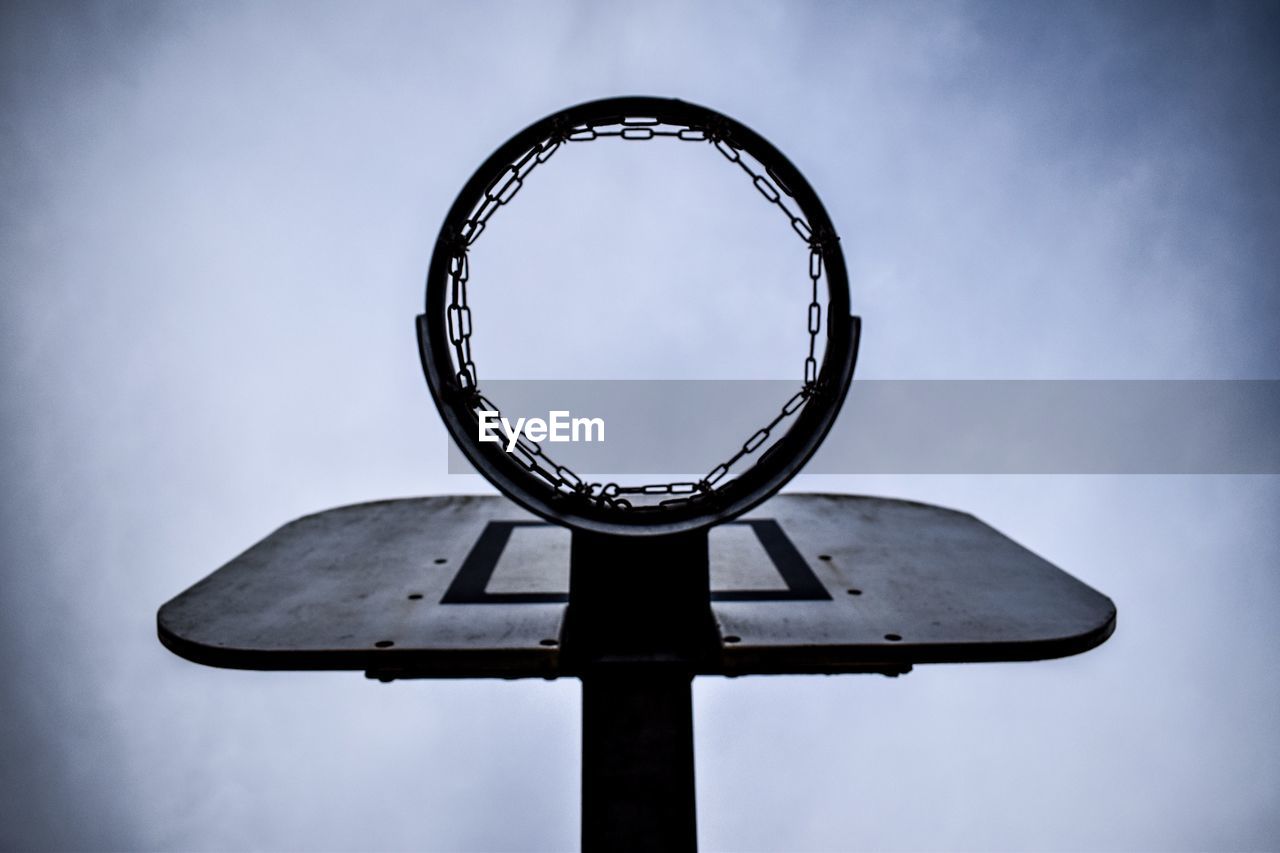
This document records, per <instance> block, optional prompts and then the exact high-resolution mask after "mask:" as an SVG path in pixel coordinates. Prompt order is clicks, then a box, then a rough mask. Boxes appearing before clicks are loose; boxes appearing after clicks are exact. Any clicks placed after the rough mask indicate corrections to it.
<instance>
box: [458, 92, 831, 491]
mask: <svg viewBox="0 0 1280 853" xmlns="http://www.w3.org/2000/svg"><path fill="white" fill-rule="evenodd" d="M600 139H621V140H625V141H636V142H639V141H647V140H654V139H674V140H678V141H682V142H692V143H701V144H707V145H710V146H711V147H713V148H714V149H715V150H716V151H718V152H719V153H720V154H721V155H722V156H723V157H724V158H725V159H726V160H727V161H729V162H730V163H731V164H734V165H736V166H737V167H738V168H740V169H741V170H742V171H743V172H744V173H745V174H746V175H747V177H748V178H749V179H750V180H751V183H752V184H753V185H754V186H755V188H756V190H757V191H758V192H759V193H760V195H761V196H762V197H763V198H764V199H765V201H766V202H767V203H769V204H770V205H772V206H773V207H775V208H776V209H777V210H779V211H780V212H781V213H782V215H783V216H785V217H786V219H787V222H788V223H789V224H790V226H791V230H792V231H793V232H795V234H796V236H797V237H798V238H799V239H801V240H803V241H804V242H805V244H806V245H807V246H808V248H809V270H808V273H809V284H810V298H809V308H808V315H807V324H808V332H809V347H808V354H807V356H806V357H805V360H804V381H803V383H802V384H801V386H800V389H799V390H798V391H796V393H795V394H794V395H792V396H791V398H790V399H788V400H787V402H786V403H785V404H783V406H782V408H781V409H780V410H779V411H778V412H777V414H775V415H774V417H773V419H772V420H770V421H769V422H768V423H767V424H765V425H764V426H762V427H761V428H760V429H758V430H756V431H755V432H754V433H752V434H751V436H750V437H749V438H748V439H747V440H746V441H745V442H743V443H742V445H741V446H740V447H738V448H737V450H735V451H734V453H733V454H732V455H731V456H730V457H729V458H728V459H726V460H724V461H723V462H721V463H720V464H718V465H716V466H715V467H714V468H712V469H711V470H710V471H708V472H707V474H706V475H705V476H703V477H702V478H701V479H699V480H696V481H688V482H674V483H650V484H647V485H635V486H630V485H627V486H624V485H619V484H617V483H613V482H610V483H598V482H588V481H587V480H584V479H583V478H581V477H579V476H578V475H577V474H575V473H574V472H573V471H571V470H569V469H568V468H567V467H565V466H564V465H560V464H558V463H557V462H556V461H555V460H554V459H552V458H551V457H550V456H548V455H547V452H546V451H545V450H544V449H543V448H542V446H541V444H540V443H539V442H535V441H531V440H529V439H528V438H527V437H526V436H524V435H523V434H521V435H520V436H519V437H518V439H517V440H516V444H515V447H514V448H512V450H511V451H510V454H511V455H512V456H513V457H514V458H515V459H516V460H517V461H518V462H519V464H520V465H521V466H523V467H524V468H525V469H527V470H528V471H529V472H530V473H532V474H534V475H535V476H537V477H539V478H541V479H542V480H544V481H545V482H546V483H547V485H548V486H549V487H550V488H551V489H552V490H554V491H555V492H556V493H558V494H562V495H566V496H570V495H576V496H579V497H581V498H583V499H585V500H588V501H590V502H592V503H595V504H597V505H600V506H602V507H608V508H611V509H618V510H643V509H652V508H654V507H655V506H656V507H668V506H673V505H678V504H683V503H688V502H690V501H693V500H698V499H700V498H702V497H705V496H707V495H710V494H711V493H713V492H714V491H715V490H716V489H718V488H720V487H722V486H723V485H724V484H725V483H727V482H728V480H726V478H727V477H728V476H729V473H730V471H731V470H733V469H734V467H735V466H737V465H738V464H739V463H740V462H742V460H743V459H745V458H746V457H748V456H751V455H752V454H755V453H756V452H757V451H758V450H760V448H761V447H763V446H764V445H765V444H766V443H767V442H768V441H769V439H770V437H772V436H774V433H775V430H777V429H778V427H779V426H780V425H781V424H782V423H783V422H784V421H786V420H787V419H789V418H791V417H793V416H794V415H795V414H796V412H798V411H800V409H801V408H803V407H804V405H805V403H806V402H807V401H808V400H809V399H810V398H812V397H813V396H814V395H815V394H816V392H817V390H818V361H817V344H818V334H819V333H820V332H821V330H822V306H821V304H820V303H819V302H818V283H819V281H820V280H821V279H822V278H823V262H822V258H823V249H824V247H826V246H828V245H829V241H834V240H836V239H837V237H836V235H835V234H833V233H830V232H828V233H815V232H814V229H813V228H812V227H810V225H809V222H808V221H807V220H806V219H805V217H804V216H803V215H802V213H801V211H800V208H799V205H798V204H797V203H796V200H795V198H794V196H793V195H792V194H791V192H790V190H788V189H787V186H786V184H785V183H784V182H783V181H782V180H781V179H780V178H779V177H778V176H777V175H776V174H774V172H773V171H772V170H771V169H769V168H768V167H767V166H765V165H764V164H762V163H761V162H760V161H759V160H757V159H756V158H755V157H753V156H752V155H751V154H750V153H749V152H747V151H746V150H744V149H743V148H742V147H741V146H740V145H739V144H737V143H736V142H735V141H734V139H733V137H732V134H731V132H730V131H729V129H728V128H727V127H726V126H723V125H720V124H718V123H714V122H713V123H710V124H708V125H706V126H681V125H676V124H670V123H666V122H662V121H660V120H658V119H656V118H645V117H626V118H622V119H620V120H617V121H611V122H607V123H596V124H578V125H564V126H561V127H557V128H555V129H554V130H553V132H552V134H551V135H550V136H548V137H547V138H546V139H543V140H542V141H540V142H538V143H536V144H534V145H532V146H531V147H530V148H528V150H526V151H525V152H524V153H523V154H521V155H520V157H518V158H517V159H516V160H515V161H514V162H512V163H511V165H510V166H508V167H507V168H506V169H505V170H504V171H502V172H501V173H499V174H498V176H497V177H496V178H495V179H494V180H493V181H492V182H491V183H490V185H489V186H488V187H486V188H485V191H484V194H483V196H482V198H481V199H480V201H479V202H477V204H476V205H475V207H474V208H473V209H472V210H471V213H470V215H469V216H467V218H466V219H465V220H464V222H463V224H462V226H461V228H460V229H458V230H457V231H456V232H455V233H454V234H453V235H452V240H451V243H452V245H451V246H450V247H449V249H450V261H449V285H450V288H449V294H450V300H449V306H448V309H447V310H448V330H449V341H450V343H451V344H452V345H453V353H454V361H455V364H454V367H455V369H456V372H455V374H454V378H455V379H456V381H457V385H458V388H459V389H460V390H461V392H462V393H463V394H464V395H465V396H466V400H467V403H468V405H469V407H470V409H471V411H472V412H473V413H478V412H480V411H491V412H497V413H498V417H501V409H499V408H498V407H497V406H496V405H494V404H493V402H492V401H490V400H489V399H488V398H486V397H485V396H484V394H483V393H482V392H481V391H480V387H479V380H478V378H477V374H476V365H475V361H474V358H473V356H472V352H471V334H472V323H471V309H470V308H469V307H468V305H467V283H468V280H469V279H470V262H469V258H468V255H469V252H470V249H471V247H472V246H473V245H474V244H475V242H476V240H477V239H478V238H479V237H480V235H481V234H482V233H484V230H485V226H486V225H487V224H488V222H489V220H490V219H491V218H493V215H494V214H495V213H496V212H497V211H498V210H499V209H500V208H502V207H504V206H506V205H508V204H510V203H511V201H512V199H514V198H515V197H516V194H517V193H518V192H519V191H520V188H521V187H522V186H524V182H525V181H526V180H527V179H528V178H529V176H530V175H531V174H533V171H534V170H535V169H537V168H538V167H539V166H540V165H542V164H543V163H545V162H547V161H548V160H550V159H551V157H552V156H553V155H554V154H555V153H556V152H557V151H560V150H561V149H562V148H565V147H567V146H570V145H572V144H574V143H582V142H592V141H596V140H600ZM654 501H656V504H655V503H653V502H654Z"/></svg>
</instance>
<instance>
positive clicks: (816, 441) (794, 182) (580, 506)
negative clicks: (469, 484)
mask: <svg viewBox="0 0 1280 853" xmlns="http://www.w3.org/2000/svg"><path fill="white" fill-rule="evenodd" d="M627 116H646V117H655V118H657V119H659V120H663V121H666V122H669V123H672V124H682V125H686V126H691V127H717V128H721V129H722V131H723V132H725V133H726V134H728V135H730V138H732V140H733V144H734V145H735V146H736V147H738V148H740V149H741V150H745V151H747V152H748V153H750V154H751V155H752V156H753V157H754V158H755V159H756V160H758V161H759V162H760V163H761V164H763V165H764V166H765V167H766V168H767V169H768V170H769V172H770V173H771V174H772V175H773V176H775V177H776V178H777V179H778V180H780V181H781V182H782V183H783V184H784V185H785V187H786V189H787V190H788V191H789V192H790V194H791V196H792V197H793V198H794V200H795V201H796V204H797V205H798V207H799V208H800V210H801V211H802V212H803V214H804V216H805V218H806V220H807V221H808V223H809V225H810V227H811V229H812V232H813V233H814V234H815V235H825V239H823V240H822V245H821V247H820V252H821V254H822V260H823V263H824V265H825V276H826V281H827V296H828V304H827V323H826V331H827V337H826V343H825V348H824V353H823V358H822V363H821V365H820V367H819V370H818V378H817V391H816V393H815V394H814V396H813V397H812V399H811V400H810V401H809V402H808V403H807V404H806V405H805V406H803V408H802V409H801V410H800V411H799V412H798V413H797V415H796V420H795V421H794V423H792V425H791V427H790V429H788V430H787V431H786V432H785V433H784V434H783V435H782V436H781V437H780V438H779V439H778V440H777V441H776V443H775V444H773V445H772V446H771V447H770V448H769V449H768V450H767V451H766V452H765V454H764V455H763V456H762V457H761V458H760V459H759V460H758V461H757V462H756V463H755V464H754V465H752V466H751V467H750V468H748V469H747V470H745V471H743V472H742V473H741V474H740V475H738V476H737V477H735V478H734V479H732V480H731V481H729V482H728V483H727V484H725V485H724V486H721V487H719V488H717V489H716V490H715V491H714V492H712V493H710V494H708V495H706V496H703V497H700V499H699V500H697V501H691V502H689V503H688V504H685V505H683V506H679V507H671V508H664V510H663V511H661V512H658V511H648V510H645V511H636V510H606V509H603V508H601V507H599V506H595V505H593V504H592V503H591V502H590V501H588V500H586V499H583V498H578V497H577V496H574V495H569V494H564V493H561V492H557V491H553V490H551V489H549V488H545V487H543V486H542V485H541V481H539V480H536V479H535V478H534V477H533V475H531V474H529V473H528V471H527V470H526V469H525V468H524V467H523V466H522V465H520V464H519V463H518V462H516V461H515V460H514V459H513V458H512V457H511V456H510V455H509V454H508V453H506V452H505V451H503V450H502V449H500V448H499V447H498V446H497V445H494V444H481V443H479V442H478V441H476V440H475V435H474V431H475V427H476V420H475V416H474V414H473V413H472V411H471V402H470V400H471V398H470V396H469V394H468V390H467V389H465V388H463V387H462V386H461V385H460V384H459V382H458V380H457V378H456V372H455V370H454V368H453V358H452V354H451V351H450V346H451V344H450V339H449V332H448V329H447V321H446V315H445V312H446V303H447V290H448V281H449V265H450V262H451V258H452V257H453V254H454V251H455V247H456V246H457V241H458V235H459V233H460V231H461V227H462V224H463V222H464V221H465V219H466V217H467V216H468V214H469V213H470V211H471V210H472V209H473V208H474V207H475V205H476V203H477V201H478V200H479V199H480V198H481V197H482V196H483V194H484V193H485V191H486V189H488V188H489V187H490V186H491V185H493V183H494V182H495V181H496V180H497V179H498V178H499V177H500V176H501V175H502V174H503V173H504V172H506V171H507V170H508V168H509V167H510V164H511V163H512V162H513V161H514V160H515V159H516V157H518V156H519V155H520V153H521V152H522V151H524V150H525V149H527V148H528V147H529V146H531V145H533V144H535V143H537V142H539V141H540V140H542V139H544V138H547V137H549V136H551V135H553V134H554V133H556V132H557V131H561V132H563V130H564V129H565V128H572V127H575V126H578V125H580V124H584V123H595V124H600V123H604V122H605V121H607V120H609V119H611V118H615V117H616V118H624V117H627ZM835 234H836V232H835V229H834V227H833V226H832V224H831V219H830V217H829V216H828V214H827V212H826V209H825V208H824V207H823V205H822V202H821V201H820V200H819V199H818V196H817V193H816V192H814V190H813V188H812V187H811V186H810V185H809V182H808V181H807V180H805V178H804V176H803V175H801V173H800V172H799V170H798V169H796V167H795V166H794V165H793V164H792V163H791V162H790V161H789V160H788V159H787V158H786V157H785V156H784V155H783V154H782V153H781V152H780V151H778V150H777V149H776V148H774V147H773V145H772V144H770V143H769V142H768V141H767V140H765V139H764V138H763V137H761V136H760V135H759V134H757V133H755V132H754V131H752V130H751V129H750V128H748V127H746V126H745V125H742V124H741V123H739V122H737V121H735V120H733V119H731V118H729V117H728V116H725V115H723V114H721V113H718V112H716V111H714V110H711V109H708V108H706V107H701V106H698V105H696V104H690V103H687V102H684V101H679V100H675V99H667V98H653V97H623V98H609V99H605V100H599V101H592V102H589V103H585V104H579V105H578V106H574V107H569V108H568V109H565V110H561V111H560V112H557V113H554V114H552V115H549V116H547V117H546V118H544V119H542V120H540V121H537V122H535V123H534V124H532V125H530V126H529V127H527V128H525V129H524V130H522V131H521V132H519V133H517V134H516V135H515V136H513V137H512V138H511V139H510V140H508V141H507V142H506V143H505V144H503V145H502V146H501V147H499V148H498V149H497V150H496V151H495V152H494V153H493V154H492V155H490V156H489V158H488V159H487V160H485V162H484V163H483V164H482V165H481V166H480V168H479V169H477V170H476V172H475V174H473V175H472V176H471V178H470V180H468V181H467V183H466V185H465V186H464V187H463V188H462V191H461V192H460V193H459V194H458V197H457V199H456V200H455V201H454V203H453V206H452V207H451V208H450V209H449V212H448V214H447V216H446V217H445V221H444V223H443V225H442V226H441V228H440V233H439V236H438V237H437V239H436V244H435V249H434V251H433V253H432V258H431V266H430V268H429V270H428V273H427V284H426V311H425V313H424V314H422V315H421V316H419V317H418V323H417V329H418V349H419V354H420V356H421V359H422V366H423V371H424V373H425V374H426V379H427V385H428V387H429V388H430V390H431V395H432V398H433V399H434V401H435V404H436V408H437V409H438V410H439V411H440V415H441V417H442V419H443V420H444V423H445V427H446V429H448V431H449V434H450V435H451V436H452V437H453V439H454V441H455V442H456V443H457V444H458V447H459V449H461V450H462V452H463V454H464V455H465V456H466V457H467V459H468V460H469V461H470V462H471V463H472V464H473V465H475V466H476V469H477V470H478V471H479V472H480V473H481V474H482V475H483V476H484V477H485V479H487V480H488V481H489V482H490V483H492V484H493V485H494V486H495V487H497V489H498V490H499V491H500V492H502V493H503V494H504V495H506V496H507V497H509V498H511V499H512V500H514V501H515V502H516V503H518V504H520V505H521V506H523V507H525V508H526V509H528V510H530V511H531V512H533V513H535V514H537V515H539V516H541V517H543V518H545V519H547V520H548V521H552V522H556V523H559V524H564V525H568V526H570V527H573V528H577V529H582V530H590V531H593V532H597V533H609V534H623V535H640V536H649V535H663V534H671V533H679V532H685V531H690V530H696V529H699V528H703V527H708V526H711V525H714V524H717V523H720V522H723V521H727V520H729V519H731V518H733V517H735V516H737V515H740V514H741V513H744V512H746V511H747V510H749V509H751V508H752V507H754V506H756V505H757V504H759V503H760V502H761V501H763V500H765V499H766V498H768V497H769V496H770V495H772V494H774V493H775V492H777V491H778V489H780V488H782V486H783V485H785V484H786V483H787V481H788V480H790V479H791V478H792V477H793V476H795V474H796V473H797V472H798V471H799V470H800V468H801V467H803V465H804V464H805V462H807V461H808V460H809V458H810V457H811V456H812V455H813V453H814V452H815V451H816V450H817V448H818V446H819V445H820V444H821V443H822V440H823V439H824V438H825V437H826V434H827V432H828V431H829V430H830V428H831V426H832V424H833V423H834V422H835V418H836V416H837V414H838V413H839V410H840V407H841V405H842V404H843V402H844V398H845V395H846V393H847V391H848V387H849V382H850V380H851V379H852V377H853V371H854V365H855V360H856V357H857V349H858V337H859V323H858V319H857V318H856V317H852V316H850V313H849V287H848V276H847V271H846V268H845V264H844V255H843V253H842V252H841V250H840V244H839V240H838V238H836V237H835Z"/></svg>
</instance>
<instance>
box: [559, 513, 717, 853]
mask: <svg viewBox="0 0 1280 853" xmlns="http://www.w3.org/2000/svg"><path fill="white" fill-rule="evenodd" d="M565 620H566V621H565V633H564V640H565V644H564V655H565V657H564V660H565V661H566V663H567V664H568V665H569V666H570V667H571V668H572V669H573V670H574V671H576V672H577V674H578V676H579V677H580V678H581V679H582V849H583V850H584V851H587V853H597V851H694V850H696V849H697V846H698V836H697V832H698V830H697V812H696V807H695V801H694V775H693V690H692V680H693V676H694V674H695V673H697V672H698V671H699V670H704V669H705V662H706V660H707V658H708V656H711V655H715V654H717V653H718V648H719V644H718V639H717V637H718V634H717V631H716V628H715V619H714V617H713V616H712V614H711V596H710V583H709V576H708V561H707V533H706V531H705V530H703V531H698V532H694V533H683V534H677V535H671V536H654V537H625V538H624V537H618V536H604V535H598V534H591V533H584V532H582V531H575V532H574V534H573V545H572V551H571V556H570V577H569V609H568V613H567V614H566V617H565Z"/></svg>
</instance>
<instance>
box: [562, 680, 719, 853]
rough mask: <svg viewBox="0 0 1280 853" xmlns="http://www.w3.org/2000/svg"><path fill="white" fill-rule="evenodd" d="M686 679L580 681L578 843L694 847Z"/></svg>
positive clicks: (588, 846)
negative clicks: (580, 772)
mask: <svg viewBox="0 0 1280 853" xmlns="http://www.w3.org/2000/svg"><path fill="white" fill-rule="evenodd" d="M693 780H694V777H693V703H692V678H691V677H690V676H689V675H688V674H687V673H680V672H672V671H663V670H653V671H648V672H636V673H630V672H625V671H620V672H609V673H600V674H592V675H587V676H584V677H583V679H582V849H583V850H584V851H587V853H594V851H658V850H662V851H694V850H696V849H697V847H698V827H697V807H696V804H695V799H694V781H693Z"/></svg>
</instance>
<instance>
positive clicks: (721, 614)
mask: <svg viewBox="0 0 1280 853" xmlns="http://www.w3.org/2000/svg"><path fill="white" fill-rule="evenodd" d="M570 535H571V534H570V532H569V531H568V530H567V529H563V528H559V527H556V526H553V525H549V524H547V523H545V522H542V521H540V520H538V519H537V518H535V517H534V516H532V515H529V514H528V513H526V512H524V511H523V510H521V509H519V508H518V507H516V506H515V505H514V504H512V503H511V502H510V501H508V500H506V499H505V498H501V497H429V498H414V499H405V500H391V501H380V502H376V503H368V504H358V505H355V506H348V507H341V508H338V509H332V510H328V511H326V512H321V513H317V514H315V515H309V516H306V517H304V518H300V519H298V520H297V521H294V522H292V523H290V524H287V525H285V526H284V527H282V528H280V529H279V530H277V531H276V532H275V533H273V534H271V535H270V536H268V537H267V538H266V539H265V540H263V541H262V542H260V543H258V544H257V545H255V546H254V547H252V548H250V549H249V550H248V551H246V552H245V553H244V554H241V555H240V556H239V557H237V558H235V559H234V560H232V561H231V562H230V563H228V564H227V565H225V566H223V567H222V568H221V569H219V570H218V571H216V572H214V573H213V574H212V575H210V576H209V577H207V578H205V579H204V580H202V581H200V582H199V583H198V584H196V585H195V586H193V587H192V588H191V589H189V590H187V591H186V592H184V593H182V594H181V595H179V596H178V597H177V598H175V599H173V600H172V601H170V602H168V603H167V604H165V605H164V606H163V607H162V608H161V609H160V613H159V616H158V628H159V634H160V639H161V641H162V642H163V643H164V644H165V645H166V646H167V647H168V648H170V649H171V650H173V651H174V652H176V653H177V654H179V655H182V656H183V657H185V658H188V659H190V660H193V661H196V662H198V663H203V664H210V665H214V666H224V667H236V668H243V669H354V670H365V671H367V672H368V673H369V674H370V675H372V676H375V677H380V678H395V677H445V678H467V677H485V676H498V677H506V678H521V677H545V678H553V677H556V676H559V675H570V674H573V673H571V672H568V671H566V670H565V669H564V668H562V661H561V654H560V640H561V627H562V622H563V617H564V613H565V606H566V602H567V601H568V589H569V543H570ZM710 560H711V588H712V609H713V611H714V614H715V618H716V622H717V625H718V628H719V631H720V652H721V654H720V659H719V661H718V662H715V663H713V664H712V665H710V666H709V668H708V669H707V672H708V673H719V674H725V675H746V674H751V673H783V672H795V673H802V672H808V673H818V672H832V673H835V672H865V671H872V672H886V673H890V674H892V673H898V672H905V671H907V670H908V669H909V668H910V667H911V665H913V664H917V663H935V662H959V661H998V660H1035V659H1042V658H1052V657H1061V656H1065V655H1071V654H1076V653H1078V652H1083V651H1086V650H1088V649H1090V648H1093V647H1094V646H1096V645H1098V644H1099V643H1101V642H1103V641H1104V640H1106V638H1107V637H1108V636H1110V634H1111V632H1112V630H1113V629H1114V626H1115V607H1114V605H1113V604H1112V603H1111V600H1110V599H1108V598H1107V597H1106V596H1104V595H1102V594H1101V593H1099V592H1097V591H1095V590H1093V589H1092V588H1090V587H1088V586H1086V585H1085V584H1083V583H1081V582H1080V581H1078V580H1076V579H1075V578H1073V577H1071V576H1070V575H1068V574H1066V573H1065V572H1062V571H1061V570H1059V569H1057V568H1055V567H1054V566H1052V565H1051V564H1049V563H1048V562H1046V561H1044V560H1042V559H1041V558H1040V557H1037V556H1036V555H1035V554H1033V553H1031V552H1030V551H1028V550H1027V549H1025V548H1023V547H1022V546H1020V545H1018V544H1017V543H1016V542H1014V541H1013V540H1011V539H1009V538H1007V537H1006V536H1004V535H1002V534H1000V533H998V532H997V531H995V530H993V529H992V528H991V527H988V526H987V525H986V524H983V523H982V522H981V521H978V520H977V519H976V518H974V517H973V516H970V515H967V514H965V513H961V512H956V511H954V510H949V509H943V508H940V507H935V506H929V505H926V504H919V503H912V502H909V501H899V500H887V499H884V498H872V497H858V496H849V495H801V494H789V495H779V496H776V497H774V498H772V499H770V500H769V501H767V502H765V503H764V504H763V505H761V507H760V508H759V509H757V510H756V511H754V512H752V513H749V514H748V515H746V516H744V517H743V518H742V519H740V520H738V521H735V522H731V523H729V524H726V525H722V526H720V527H718V528H715V529H713V530H712V531H711V534H710ZM661 618H662V614H660V613H655V614H654V619H655V620H660V619H661Z"/></svg>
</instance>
